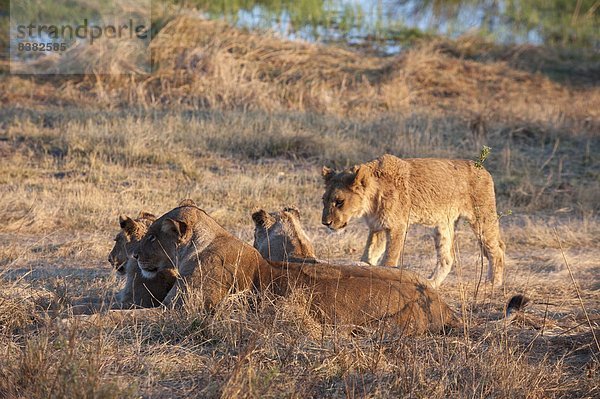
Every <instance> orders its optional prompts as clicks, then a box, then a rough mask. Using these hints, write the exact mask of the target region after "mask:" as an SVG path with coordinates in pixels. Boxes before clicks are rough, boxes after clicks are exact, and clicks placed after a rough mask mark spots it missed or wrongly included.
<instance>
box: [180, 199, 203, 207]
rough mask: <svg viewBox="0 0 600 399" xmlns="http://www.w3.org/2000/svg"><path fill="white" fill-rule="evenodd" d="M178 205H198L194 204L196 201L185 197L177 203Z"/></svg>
mask: <svg viewBox="0 0 600 399" xmlns="http://www.w3.org/2000/svg"><path fill="white" fill-rule="evenodd" d="M179 206H196V207H197V206H198V205H196V203H195V202H194V200H193V199H189V198H186V199H183V200H181V202H180V203H179Z"/></svg>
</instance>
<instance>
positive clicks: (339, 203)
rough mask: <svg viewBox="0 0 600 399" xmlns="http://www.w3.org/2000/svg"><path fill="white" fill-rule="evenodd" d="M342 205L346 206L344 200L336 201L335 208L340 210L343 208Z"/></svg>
mask: <svg viewBox="0 0 600 399" xmlns="http://www.w3.org/2000/svg"><path fill="white" fill-rule="evenodd" d="M342 205H344V200H341V199H339V200H335V206H337V207H338V208H341V207H342Z"/></svg>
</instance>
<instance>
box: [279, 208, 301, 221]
mask: <svg viewBox="0 0 600 399" xmlns="http://www.w3.org/2000/svg"><path fill="white" fill-rule="evenodd" d="M283 211H284V212H289V213H291V214H293V215H295V216H296V217H297V218H298V219H300V210H299V209H298V208H296V207H295V206H286V207H285V208H283Z"/></svg>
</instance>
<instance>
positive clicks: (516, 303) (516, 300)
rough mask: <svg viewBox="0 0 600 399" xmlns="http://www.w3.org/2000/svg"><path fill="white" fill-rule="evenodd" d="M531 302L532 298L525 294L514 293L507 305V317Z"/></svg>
mask: <svg viewBox="0 0 600 399" xmlns="http://www.w3.org/2000/svg"><path fill="white" fill-rule="evenodd" d="M529 302H530V299H529V298H528V297H526V296H525V295H523V294H518V295H514V296H513V297H512V298H510V301H508V304H507V305H506V317H509V316H511V315H512V314H514V313H515V312H519V311H521V310H523V309H524V308H525V306H527V304H528V303H529Z"/></svg>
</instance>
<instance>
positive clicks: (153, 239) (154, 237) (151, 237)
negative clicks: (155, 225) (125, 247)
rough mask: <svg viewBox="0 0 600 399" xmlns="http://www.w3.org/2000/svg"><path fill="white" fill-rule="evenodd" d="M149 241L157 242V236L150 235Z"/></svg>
mask: <svg viewBox="0 0 600 399" xmlns="http://www.w3.org/2000/svg"><path fill="white" fill-rule="evenodd" d="M148 240H149V241H150V242H154V241H156V236H155V235H154V234H150V235H149V236H148Z"/></svg>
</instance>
